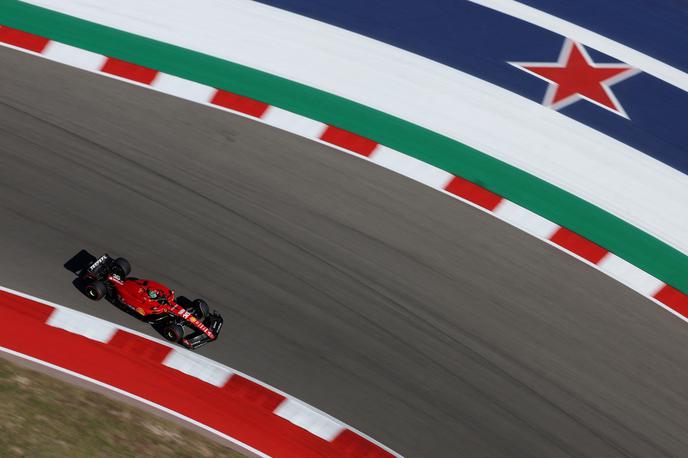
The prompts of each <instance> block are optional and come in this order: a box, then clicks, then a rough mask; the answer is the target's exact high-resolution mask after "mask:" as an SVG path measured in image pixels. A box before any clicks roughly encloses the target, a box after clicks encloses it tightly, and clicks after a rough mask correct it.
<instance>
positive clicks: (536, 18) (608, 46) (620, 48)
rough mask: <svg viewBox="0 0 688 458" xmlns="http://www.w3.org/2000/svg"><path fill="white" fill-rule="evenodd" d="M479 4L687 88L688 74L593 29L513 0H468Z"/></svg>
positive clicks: (674, 84) (678, 86)
mask: <svg viewBox="0 0 688 458" xmlns="http://www.w3.org/2000/svg"><path fill="white" fill-rule="evenodd" d="M468 1H470V2H473V3H477V4H478V5H482V6H484V7H487V8H490V9H493V10H496V11H499V12H500V13H504V14H507V15H509V16H513V17H515V18H518V19H521V20H523V21H526V22H529V23H531V24H534V25H537V26H538V27H542V28H543V29H547V30H551V31H553V32H556V33H558V34H559V35H562V36H565V37H568V38H571V39H573V40H574V41H577V42H579V43H582V44H584V45H586V46H590V47H591V48H595V49H596V50H598V51H601V52H603V53H605V54H607V55H609V56H614V57H616V58H617V59H619V60H620V61H622V62H626V63H627V64H629V65H631V66H633V67H635V68H638V69H640V70H642V71H644V72H645V73H649V74H650V75H652V76H654V77H656V78H659V79H661V80H664V81H666V82H667V83H669V84H671V85H673V86H676V87H677V88H679V89H683V90H684V91H688V74H686V73H685V72H683V71H682V70H679V69H678V68H675V67H672V66H671V65H668V64H665V63H664V62H662V61H660V60H657V59H655V58H654V57H651V56H648V55H647V54H643V53H641V52H640V51H636V50H635V49H633V48H629V47H628V46H626V45H623V44H621V43H619V42H617V41H614V40H612V39H610V38H607V37H605V36H602V35H600V34H598V33H595V32H593V31H591V30H588V29H585V28H583V27H580V26H578V25H576V24H573V23H571V22H568V21H566V20H564V19H561V18H558V17H556V16H553V15H551V14H549V13H546V12H544V11H540V10H538V9H535V8H533V7H531V6H528V5H524V4H523V3H519V2H516V1H514V0H468Z"/></svg>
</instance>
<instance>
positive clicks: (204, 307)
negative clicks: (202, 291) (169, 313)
mask: <svg viewBox="0 0 688 458" xmlns="http://www.w3.org/2000/svg"><path fill="white" fill-rule="evenodd" d="M191 313H193V315H194V316H195V317H196V318H197V319H198V320H199V321H203V320H205V317H207V316H208V314H209V313H210V307H208V303H207V302H206V301H204V300H203V299H196V300H195V301H193V303H192V305H191Z"/></svg>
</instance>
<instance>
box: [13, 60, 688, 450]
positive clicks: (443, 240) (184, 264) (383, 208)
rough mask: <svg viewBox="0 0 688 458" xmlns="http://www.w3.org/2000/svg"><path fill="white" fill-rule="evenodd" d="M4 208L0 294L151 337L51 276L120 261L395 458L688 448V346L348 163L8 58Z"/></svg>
mask: <svg viewBox="0 0 688 458" xmlns="http://www.w3.org/2000/svg"><path fill="white" fill-rule="evenodd" d="M0 193H1V196H2V198H1V199H0V221H2V230H1V231H0V250H1V252H2V262H0V284H3V285H5V286H8V287H10V288H15V289H18V290H21V291H25V292H28V293H31V294H34V295H37V296H39V297H43V298H46V299H49V300H52V301H55V302H59V303H62V304H65V305H68V306H71V307H74V308H76V309H79V310H83V311H86V312H89V313H92V314H95V315H98V316H101V317H105V318H107V319H109V320H112V321H115V322H118V323H120V324H123V325H126V326H129V327H132V328H134V329H138V330H142V331H145V332H151V331H150V330H149V329H148V328H147V327H146V326H145V325H143V324H141V323H139V322H137V321H136V320H134V319H133V318H131V317H129V316H127V315H124V314H123V313H121V312H119V311H118V310H115V309H114V308H112V307H111V306H109V305H108V304H106V303H92V302H90V301H88V300H87V299H86V298H84V297H83V296H80V295H79V294H78V293H77V292H76V291H75V290H74V289H73V288H72V286H71V284H70V281H71V279H72V278H71V276H70V274H69V272H67V271H66V270H64V269H63V268H62V263H63V262H64V261H66V260H67V258H69V257H70V256H71V255H72V254H73V253H75V252H76V251H77V250H79V249H81V248H86V249H88V250H89V251H92V252H96V253H97V252H102V251H107V252H109V253H110V254H113V255H117V256H125V257H127V258H129V259H130V261H131V262H132V264H133V266H134V270H135V274H136V275H137V276H141V277H152V278H156V279H160V280H161V281H164V282H168V283H169V284H170V285H173V286H175V287H176V289H177V291H178V292H179V293H183V294H188V295H190V296H202V297H205V298H206V299H207V300H208V302H210V303H211V304H212V305H214V306H215V307H216V308H218V309H219V310H220V311H221V312H222V313H223V315H224V316H225V319H226V327H225V329H224V331H223V335H222V336H221V338H220V340H219V341H218V342H216V343H214V344H213V345H209V346H207V347H204V348H203V349H202V350H201V351H200V353H202V354H204V355H207V356H209V357H212V358H214V359H217V360H218V361H220V362H223V363H226V364H228V365H230V366H232V367H235V368H237V369H239V370H242V371H245V372H247V373H248V374H250V375H252V376H255V377H257V378H259V379H261V380H263V381H265V382H267V383H270V384H272V385H274V386H276V387H278V388H280V389H282V390H284V391H286V392H288V393H290V394H292V395H295V396H297V397H299V398H301V399H303V400H305V401H307V402H309V403H311V404H313V405H315V406H317V407H319V408H320V409H322V410H324V411H326V412H328V413H329V414H331V415H333V416H335V417H337V418H339V419H341V420H343V421H345V422H347V423H349V424H351V425H352V426H354V427H356V428H358V429H360V430H362V431H363V432H365V433H367V434H369V435H371V436H372V437H374V438H376V439H378V440H380V441H381V442H383V443H385V444H386V445H388V446H390V447H392V448H393V449H395V450H396V451H398V452H400V453H402V454H404V455H407V456H411V457H454V456H471V457H474V456H495V457H496V456H519V457H522V456H596V457H600V456H642V457H650V456H670V455H671V456H685V455H686V453H687V451H688V434H686V425H687V424H688V422H687V421H686V411H688V395H687V394H686V387H687V386H688V370H687V368H688V357H687V356H686V348H688V325H686V324H685V323H683V322H682V321H681V320H679V319H677V318H675V317H673V316H672V315H670V314H669V313H667V312H666V311H663V310H661V309H659V308H658V307H657V306H655V305H654V304H652V303H650V302H649V301H647V300H646V299H643V298H642V297H640V296H639V295H637V294H636V293H634V292H633V291H631V290H629V289H627V288H626V287H624V286H622V285H620V284H618V283H616V282H614V281H612V280H611V279H609V278H607V277H605V276H604V275H602V274H601V273H598V272H597V271H595V270H593V269H592V268H590V267H588V266H585V265H584V264H582V263H581V262H579V261H577V260H575V259H574V258H572V257H570V256H568V255H566V254H563V253H561V252H559V251H557V250H555V249H554V248H552V247H550V246H548V245H546V244H544V243H542V242H540V241H538V240H536V239H534V238H531V237H530V236H528V235H526V234H524V233H522V232H520V231H518V230H517V229H514V228H512V227H510V226H508V225H506V224H504V223H501V222H499V221H498V220H496V219H494V218H492V217H491V216H489V215H486V214H483V213H481V212H480V211H478V210H476V209H474V208H471V207H469V206H467V205H464V204H462V203H459V202H457V201H455V200H453V199H452V198H450V197H448V196H444V195H442V194H440V193H438V192H436V191H433V190H430V189H427V188H425V187H423V186H422V185H419V184H417V183H415V182H412V181H410V180H408V179H406V178H404V177H401V176H399V175H396V174H393V173H391V172H388V171H386V170H384V169H382V168H379V167H377V166H375V165H372V164H369V163H366V162H364V161H361V160H359V159H356V158H354V157H351V156H348V155H346V154H344V153H341V152H339V151H335V150H333V149H329V148H327V147H325V146H322V145H318V144H315V143H313V142H310V141H308V140H304V139H301V138H298V137H295V136H292V135H290V134H286V133H284V132H281V131H278V130H275V129H272V128H270V127H267V126H263V125H260V124H259V123H256V122H254V121H251V120H247V119H244V118H241V117H238V116H234V115H231V114H228V113H224V112H221V111H218V110H213V109H209V108H206V107H203V106H200V105H194V104H192V103H189V102H186V101H183V100H179V99H175V98H172V97H169V96H166V95H162V94H157V93H155V92H152V91H150V90H146V89H143V88H139V87H134V86H132V85H129V84H126V83H122V82H119V81H115V80H111V79H107V78H103V77H100V76H96V75H92V74H88V73H85V72H81V71H79V70H75V69H71V68H68V67H64V66H61V65H59V64H55V63H52V62H48V61H45V60H42V59H39V58H36V57H32V56H28V55H25V54H21V53H18V52H15V51H12V50H8V49H0ZM27 338H28V337H27Z"/></svg>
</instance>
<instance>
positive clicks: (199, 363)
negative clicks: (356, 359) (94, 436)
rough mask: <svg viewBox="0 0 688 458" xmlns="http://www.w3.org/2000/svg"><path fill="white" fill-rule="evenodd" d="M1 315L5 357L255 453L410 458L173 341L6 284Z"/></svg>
mask: <svg viewBox="0 0 688 458" xmlns="http://www.w3.org/2000/svg"><path fill="white" fill-rule="evenodd" d="M0 311H2V314H3V316H4V317H6V319H7V320H8V322H12V323H13V326H11V329H8V332H6V333H3V335H2V336H0V351H4V352H6V353H9V354H12V355H14V356H18V357H21V358H24V359H27V360H30V361H33V362H35V363H38V364H42V365H44V366H48V367H50V368H53V369H57V370H60V371H62V372H64V373H67V374H70V375H72V376H76V377H78V378H80V379H82V380H86V381H89V382H92V383H95V384H97V385H98V386H101V387H104V388H107V389H110V390H113V391H115V392H117V393H119V394H122V395H125V396H127V397H130V398H132V399H135V400H138V401H140V402H143V403H145V404H147V405H149V406H152V407H155V408H157V409H160V410H162V411H164V412H166V413H168V414H172V415H174V416H176V417H178V418H180V419H182V420H185V421H188V422H190V423H192V424H194V425H195V426H197V427H200V428H202V429H205V430H206V431H209V432H211V433H213V434H216V435H218V436H220V437H222V438H223V439H225V440H228V441H230V442H232V443H233V444H235V445H236V446H238V447H240V448H242V449H243V450H245V451H247V452H249V453H251V454H253V455H255V456H264V457H267V456H275V457H290V456H298V457H303V458H308V457H320V456H331V457H341V458H347V457H351V458H353V457H366V458H383V457H392V456H400V455H397V454H396V453H394V452H393V451H391V450H389V449H388V448H386V447H385V446H383V445H382V444H379V443H377V442H375V441H374V440H373V439H371V438H369V437H367V436H365V435H364V434H362V433H360V432H358V431H356V430H354V429H352V428H351V427H349V426H347V425H345V424H343V423H342V422H340V421H338V420H336V419H334V418H332V417H330V416H328V415H327V414H325V413H323V412H321V411H319V410H317V409H315V408H314V407H311V406H309V405H307V404H305V403H304V402H302V401H300V400H298V399H296V398H293V397H291V396H289V395H287V394H286V393H283V392H281V391H280V390H278V389H276V388H273V387H271V386H269V385H266V384H265V383H262V382H260V381H258V380H256V379H254V378H252V377H250V376H248V375H245V374H243V373H240V372H238V371H236V370H234V369H232V368H230V367H227V366H224V365H222V364H219V363H217V362H215V361H212V360H210V359H208V358H205V357H203V356H200V355H198V354H196V353H192V352H189V351H188V350H186V349H183V348H179V347H176V346H173V345H170V344H169V343H167V342H164V341H161V340H158V339H155V338H152V337H149V336H146V335H144V334H141V333H138V332H136V331H133V330H131V329H128V328H125V327H122V326H119V325H116V324H114V323H110V322H108V321H105V320H102V319H100V318H96V317H94V316H91V315H87V314H85V313H81V312H78V311H76V310H73V309H70V308H68V307H65V306H62V305H58V304H54V303H51V302H48V301H45V300H42V299H39V298H36V297H33V296H29V295H27V294H24V293H20V292H18V291H14V290H11V289H8V288H4V287H0ZM27 334H30V335H31V336H32V338H31V339H26V335H27ZM132 374H136V376H135V377H134V376H132Z"/></svg>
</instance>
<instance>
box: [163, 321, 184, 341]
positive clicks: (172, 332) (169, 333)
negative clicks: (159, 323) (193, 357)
mask: <svg viewBox="0 0 688 458" xmlns="http://www.w3.org/2000/svg"><path fill="white" fill-rule="evenodd" d="M162 336H163V337H164V338H165V339H167V340H169V341H170V342H179V341H180V340H182V337H184V328H183V327H182V326H181V325H179V324H176V323H171V324H168V325H166V326H165V327H163V328H162Z"/></svg>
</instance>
